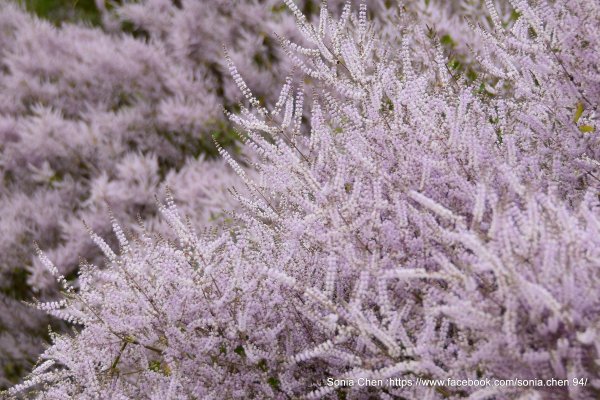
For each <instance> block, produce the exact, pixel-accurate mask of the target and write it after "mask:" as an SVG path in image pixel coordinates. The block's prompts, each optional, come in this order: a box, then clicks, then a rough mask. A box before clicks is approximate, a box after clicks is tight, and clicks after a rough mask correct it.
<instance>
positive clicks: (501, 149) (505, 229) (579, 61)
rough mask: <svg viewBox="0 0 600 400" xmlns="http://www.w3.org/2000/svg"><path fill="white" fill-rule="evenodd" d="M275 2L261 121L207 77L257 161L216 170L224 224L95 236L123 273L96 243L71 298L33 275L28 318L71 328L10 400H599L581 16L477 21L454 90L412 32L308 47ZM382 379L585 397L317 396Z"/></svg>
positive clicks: (380, 27) (591, 139)
mask: <svg viewBox="0 0 600 400" xmlns="http://www.w3.org/2000/svg"><path fill="white" fill-rule="evenodd" d="M285 3H286V5H287V6H288V8H289V9H290V11H291V14H292V15H293V16H294V17H295V19H296V23H297V26H298V30H299V31H300V32H301V33H302V36H303V39H302V41H301V42H300V41H295V40H293V38H292V39H289V40H288V39H285V38H281V40H280V42H281V46H282V49H283V51H284V52H285V53H286V54H287V56H288V58H289V59H290V60H292V63H293V65H294V68H295V70H296V71H301V72H302V73H303V75H304V76H303V77H300V78H299V77H298V76H297V74H296V73H295V72H293V73H291V74H290V76H289V78H288V79H287V80H286V83H285V84H284V86H283V90H282V91H281V94H280V96H279V98H278V99H276V100H273V103H274V104H275V105H274V106H273V107H271V106H267V104H270V103H269V102H266V101H264V100H263V99H262V98H261V97H262V96H259V95H255V94H253V92H252V91H250V89H249V88H252V87H253V83H252V82H250V81H248V82H246V80H245V79H246V78H245V73H244V72H245V70H244V69H241V68H240V71H241V73H240V72H238V68H237V67H236V65H238V64H237V60H236V59H235V57H234V56H233V55H231V54H230V53H229V52H228V55H227V56H226V57H225V62H226V63H227V65H228V69H229V70H230V71H231V74H232V76H233V81H235V83H236V84H237V86H238V87H239V89H240V91H241V93H242V95H243V96H245V103H244V104H246V105H243V104H242V105H240V107H239V112H227V115H228V116H229V118H230V119H231V121H232V122H233V123H234V124H235V125H236V126H237V127H238V131H239V132H240V135H242V137H243V140H244V143H245V148H246V150H247V151H248V152H251V153H252V154H253V157H252V160H253V161H252V169H251V170H249V169H247V168H245V167H244V166H243V165H241V164H240V162H239V161H237V160H236V159H235V158H233V157H232V156H231V155H229V154H228V153H227V151H226V150H224V149H222V148H221V147H220V146H219V147H218V149H219V153H220V154H221V155H222V158H223V160H224V161H223V162H226V163H228V164H229V165H230V166H231V167H232V168H231V169H232V170H233V171H235V172H236V173H237V175H238V179H239V180H238V182H239V186H241V187H243V189H244V190H243V191H242V190H241V189H240V190H236V189H233V190H232V191H231V198H234V199H236V200H237V202H238V209H237V210H236V211H232V212H230V213H228V214H227V219H226V221H224V223H223V225H222V226H221V227H220V228H219V229H214V230H200V229H197V227H196V226H197V225H195V224H194V221H192V220H190V219H185V218H183V217H182V216H181V214H180V211H179V210H178V209H177V208H176V207H175V201H174V199H173V198H172V196H168V197H167V203H166V205H161V206H160V212H161V214H162V216H163V218H164V221H165V223H166V224H167V225H168V226H169V227H170V228H171V229H172V231H173V232H174V233H175V234H176V238H177V240H175V241H173V240H169V239H166V238H164V237H162V236H158V237H156V238H153V237H152V235H151V234H150V233H149V231H150V230H146V229H144V228H143V227H140V229H138V230H137V233H136V234H133V235H127V234H125V233H124V232H123V229H122V228H121V227H120V226H119V224H117V222H116V219H115V218H114V217H113V218H111V225H112V228H113V231H114V233H115V236H116V238H117V241H116V243H118V247H119V249H120V250H119V252H118V254H117V253H115V252H114V250H112V248H111V246H110V245H109V244H108V243H106V242H105V241H104V240H103V239H102V238H101V237H100V236H99V235H98V234H97V233H94V232H92V233H91V236H92V239H93V242H94V243H95V244H96V245H97V246H98V248H99V249H100V250H101V251H102V252H103V254H104V256H105V257H106V259H107V260H108V262H107V265H106V267H105V268H98V267H94V266H92V265H91V264H90V263H88V262H82V265H81V268H80V276H79V281H78V282H79V283H78V284H79V286H78V287H73V286H71V283H70V282H69V281H68V280H66V279H65V278H64V277H63V276H62V275H61V274H62V272H61V271H60V270H59V269H57V268H56V267H55V266H54V265H53V263H52V262H51V261H50V259H52V258H53V255H52V254H50V257H47V256H46V255H44V254H41V253H40V260H41V263H42V264H43V265H45V266H46V267H47V269H48V270H49V271H51V272H53V273H54V275H55V276H56V277H57V278H58V281H59V282H60V284H61V285H62V287H63V289H64V297H63V298H62V299H60V300H56V301H54V302H50V303H41V304H40V305H39V308H41V309H42V310H44V311H46V312H48V313H50V314H51V315H54V316H57V317H59V318H61V319H63V320H65V321H67V322H69V323H72V324H74V325H75V326H77V327H78V328H79V329H78V331H77V332H76V333H74V334H72V335H69V334H65V335H53V345H52V346H51V347H50V348H49V349H48V350H46V351H45V352H44V354H43V355H42V358H41V360H40V362H39V365H38V366H37V368H36V369H35V370H34V371H33V373H32V374H31V375H30V377H29V379H28V380H26V382H25V383H23V384H21V385H18V386H16V387H14V388H13V389H11V391H10V394H11V395H14V396H19V395H21V394H24V395H25V394H27V395H31V396H32V397H35V396H37V397H38V398H43V399H64V398H90V399H91V398H115V399H129V398H136V399H138V398H140V399H145V398H148V399H151V398H160V399H170V398H173V399H174V398H189V399H193V398H206V399H223V398H226V399H229V398H276V399H292V398H307V399H320V398H332V399H333V398H356V399H361V398H373V397H376V398H382V399H393V398H411V399H413V398H414V399H421V398H423V399H447V398H453V399H458V398H466V397H469V398H472V399H514V398H520V399H542V398H543V399H563V398H574V399H593V398H597V397H598V395H599V394H600V371H599V368H600V367H599V365H600V317H599V316H600V294H599V293H600V292H599V291H598V288H599V287H600V278H599V277H598V263H599V261H600V236H599V233H600V212H599V207H600V198H599V195H598V189H599V188H600V185H599V183H600V172H599V169H600V168H599V167H600V161H599V160H600V154H598V152H599V150H598V148H599V146H598V145H599V143H598V139H597V130H598V129H600V126H598V122H597V121H598V110H597V105H598V104H600V85H599V83H600V71H599V66H600V40H599V39H600V38H599V37H598V36H599V35H600V31H599V30H598V28H597V26H600V7H599V6H598V5H597V4H595V3H593V2H587V1H580V0H577V1H567V0H556V1H552V2H548V3H546V2H544V1H536V2H535V3H534V4H529V3H527V2H525V1H516V0H515V1H511V6H512V12H511V9H510V8H509V9H508V11H506V10H507V9H500V12H499V8H497V7H496V6H495V5H494V2H492V1H486V2H485V3H486V7H487V12H488V15H489V16H490V21H489V26H488V27H487V28H486V27H485V26H484V25H483V24H476V23H471V22H466V24H467V26H468V27H469V29H471V31H470V32H471V35H472V36H475V37H477V42H478V43H477V44H476V45H473V46H469V48H470V49H471V50H470V53H469V54H468V56H466V57H465V60H467V61H466V62H470V63H471V62H472V63H476V64H477V66H476V67H474V69H473V74H474V75H475V76H473V74H469V73H468V71H464V74H463V73H461V72H460V71H456V69H458V68H454V71H453V68H452V65H453V64H452V63H448V61H447V57H446V55H445V54H444V44H443V43H442V41H443V37H440V35H436V34H434V33H433V32H432V31H431V30H427V29H423V27H422V26H421V25H420V23H421V21H420V20H418V19H417V20H415V18H414V13H413V10H411V9H406V8H402V7H398V8H394V10H395V13H392V11H391V10H390V11H389V13H390V15H389V16H386V17H385V18H379V19H377V20H376V21H374V22H371V21H370V20H369V19H368V17H367V14H368V8H367V7H366V5H364V4H363V5H361V6H360V7H359V8H358V12H353V11H352V8H351V6H350V2H347V3H346V4H345V5H344V6H343V9H342V11H341V16H340V18H339V19H337V20H335V19H334V18H333V17H332V16H331V15H330V14H329V12H328V9H327V6H328V4H327V2H323V3H322V6H321V7H322V9H321V13H320V14H319V18H318V20H317V21H315V23H314V24H313V23H312V22H311V21H310V20H309V19H308V18H306V17H305V16H304V14H303V13H302V11H301V10H300V9H299V8H298V7H297V6H296V4H295V3H294V2H293V1H291V0H286V1H285ZM427 3H429V2H427ZM156 4H162V2H156ZM128 10H129V12H130V13H133V11H132V10H135V7H134V6H132V8H131V9H128ZM506 12H508V13H509V14H510V15H515V14H516V16H515V17H514V18H513V19H512V20H509V23H508V24H507V23H506V21H507V20H506V15H505V14H506ZM386 21H387V23H388V24H389V25H386ZM391 24H393V26H391ZM148 26H152V21H151V20H150V21H148ZM398 26H399V27H401V29H397V27H398ZM468 60H471V61H468ZM468 75H471V76H468ZM305 93H310V94H311V95H310V96H306V95H305ZM307 116H308V120H309V123H304V122H303V121H304V120H305V118H307ZM145 170H146V168H141V171H145ZM249 171H252V172H249ZM141 173H142V172H140V174H141ZM123 176H124V177H125V176H127V177H129V175H126V174H125V175H123ZM142 180H143V179H142ZM173 186H175V184H173ZM124 189H125V188H124V187H122V188H120V190H124ZM121 195H122V196H126V194H123V193H121ZM123 201H124V202H126V199H124V200H123ZM184 212H185V210H184ZM398 377H402V378H407V379H413V380H414V379H417V378H422V379H447V378H453V379H485V378H495V379H514V378H518V379H542V380H545V379H569V380H571V379H573V378H577V379H582V380H585V382H586V383H587V384H586V385H581V386H580V385H569V386H563V387H545V386H536V387H531V386H526V387H520V386H517V387H509V388H507V387H484V388H481V387H446V386H438V387H427V386H416V385H410V386H405V387H393V386H342V387H336V386H335V385H327V379H328V378H334V379H337V380H339V381H344V380H350V379H359V378H364V379H368V380H371V381H377V380H385V379H388V378H398Z"/></svg>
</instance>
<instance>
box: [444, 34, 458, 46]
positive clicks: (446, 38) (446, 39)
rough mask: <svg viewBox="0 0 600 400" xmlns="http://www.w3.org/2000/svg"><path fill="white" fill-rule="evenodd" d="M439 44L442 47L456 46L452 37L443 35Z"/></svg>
mask: <svg viewBox="0 0 600 400" xmlns="http://www.w3.org/2000/svg"><path fill="white" fill-rule="evenodd" d="M440 43H441V44H442V45H444V46H450V47H454V46H456V42H455V41H454V40H452V36H450V35H444V36H442V37H441V38H440Z"/></svg>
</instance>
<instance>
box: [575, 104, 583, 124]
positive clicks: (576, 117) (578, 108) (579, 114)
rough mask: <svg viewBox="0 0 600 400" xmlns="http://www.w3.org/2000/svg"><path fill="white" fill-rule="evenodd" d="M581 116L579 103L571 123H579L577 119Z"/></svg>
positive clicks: (581, 110)
mask: <svg viewBox="0 0 600 400" xmlns="http://www.w3.org/2000/svg"><path fill="white" fill-rule="evenodd" d="M582 114H583V103H582V102H579V103H577V109H576V110H575V116H574V117H573V122H575V123H577V121H579V118H581V115H582Z"/></svg>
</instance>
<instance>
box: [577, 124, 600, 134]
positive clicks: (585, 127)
mask: <svg viewBox="0 0 600 400" xmlns="http://www.w3.org/2000/svg"><path fill="white" fill-rule="evenodd" d="M579 130H580V131H581V132H583V133H590V132H594V131H595V130H596V128H594V127H593V126H590V125H581V126H580V127H579Z"/></svg>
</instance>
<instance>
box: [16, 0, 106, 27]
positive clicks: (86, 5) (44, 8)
mask: <svg viewBox="0 0 600 400" xmlns="http://www.w3.org/2000/svg"><path fill="white" fill-rule="evenodd" d="M16 1H17V3H19V4H21V5H23V6H25V8H26V9H27V11H29V12H31V13H33V14H36V15H37V16H39V17H40V18H45V19H47V20H49V21H52V22H53V23H54V24H56V25H61V24H62V23H63V22H76V21H81V22H87V23H89V24H91V25H100V22H101V18H100V12H99V11H98V8H97V7H96V3H95V1H94V0H16Z"/></svg>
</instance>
